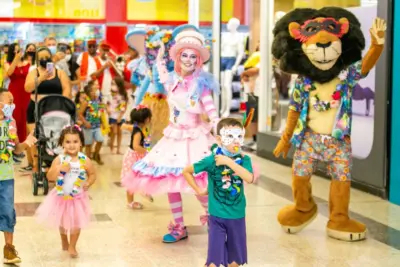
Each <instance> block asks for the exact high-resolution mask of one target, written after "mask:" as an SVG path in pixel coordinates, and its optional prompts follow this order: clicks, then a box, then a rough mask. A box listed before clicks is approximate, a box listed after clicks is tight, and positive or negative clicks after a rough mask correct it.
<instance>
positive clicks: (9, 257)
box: [3, 245, 21, 264]
mask: <svg viewBox="0 0 400 267" xmlns="http://www.w3.org/2000/svg"><path fill="white" fill-rule="evenodd" d="M3 251H4V252H3V253H4V263H6V264H15V263H21V258H20V257H18V252H17V251H16V250H15V247H14V246H13V245H5V246H4V250H3Z"/></svg>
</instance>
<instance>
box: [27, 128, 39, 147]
mask: <svg viewBox="0 0 400 267" xmlns="http://www.w3.org/2000/svg"><path fill="white" fill-rule="evenodd" d="M36 142H37V139H36V138H35V137H34V136H33V131H31V133H30V134H29V135H28V137H26V140H25V141H24V144H26V145H27V146H28V147H31V146H33V145H34V144H35V143H36Z"/></svg>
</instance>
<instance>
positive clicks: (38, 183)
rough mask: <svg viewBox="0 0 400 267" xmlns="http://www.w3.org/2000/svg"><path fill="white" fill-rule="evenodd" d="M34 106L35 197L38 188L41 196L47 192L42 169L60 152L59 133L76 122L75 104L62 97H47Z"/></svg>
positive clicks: (47, 188)
mask: <svg viewBox="0 0 400 267" xmlns="http://www.w3.org/2000/svg"><path fill="white" fill-rule="evenodd" d="M36 103H37V104H36V105H35V137H36V138H37V140H38V141H37V143H36V146H37V151H38V165H37V166H38V172H35V173H33V175H32V182H33V195H34V196H37V194H38V189H39V187H42V188H43V194H44V195H47V193H48V191H49V182H48V180H47V178H46V173H45V171H44V168H47V167H50V166H51V163H52V161H53V160H54V159H55V158H56V157H57V155H58V154H60V153H61V152H62V148H61V147H60V146H59V145H58V139H59V137H60V133H61V131H62V129H63V128H64V127H65V126H68V125H74V124H75V120H76V107H75V103H74V102H73V101H72V100H70V99H69V98H66V97H64V96H62V95H49V96H46V97H44V98H42V99H41V100H40V101H39V102H36Z"/></svg>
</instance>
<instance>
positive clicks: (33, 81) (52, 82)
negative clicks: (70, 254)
mask: <svg viewBox="0 0 400 267" xmlns="http://www.w3.org/2000/svg"><path fill="white" fill-rule="evenodd" d="M36 64H37V67H36V69H33V70H32V71H31V72H29V74H28V77H27V78H26V82H25V91H26V92H28V93H30V102H29V106H28V109H27V122H28V131H29V132H31V131H33V130H34V128H35V116H34V111H35V88H36V87H37V88H36V90H37V94H38V101H39V100H40V99H42V98H43V97H45V96H48V95H54V94H59V95H63V96H65V97H68V98H71V85H70V82H69V78H68V76H67V74H65V72H63V71H62V70H59V69H57V68H55V66H54V63H53V62H52V54H51V52H50V50H49V49H48V48H47V47H41V48H39V49H38V50H37V52H36ZM32 149H33V153H32V154H33V155H36V148H35V147H34V146H32ZM27 168H30V169H32V168H33V170H34V171H37V160H36V159H35V160H34V162H33V166H28V167H27Z"/></svg>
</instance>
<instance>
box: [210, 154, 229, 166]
mask: <svg viewBox="0 0 400 267" xmlns="http://www.w3.org/2000/svg"><path fill="white" fill-rule="evenodd" d="M214 158H215V164H216V165H217V166H221V165H226V166H229V164H231V163H232V159H230V158H229V157H227V156H224V155H216V156H215V157H214Z"/></svg>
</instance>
